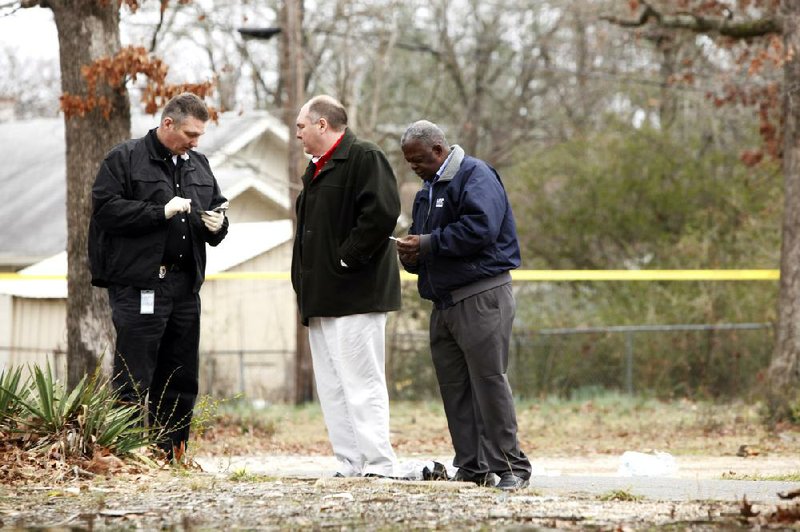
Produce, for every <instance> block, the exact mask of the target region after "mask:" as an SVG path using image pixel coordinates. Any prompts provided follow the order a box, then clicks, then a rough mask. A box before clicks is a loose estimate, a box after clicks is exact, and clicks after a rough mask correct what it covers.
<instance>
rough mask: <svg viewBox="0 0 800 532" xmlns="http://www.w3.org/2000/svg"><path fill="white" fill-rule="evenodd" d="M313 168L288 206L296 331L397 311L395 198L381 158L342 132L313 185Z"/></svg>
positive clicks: (390, 174) (366, 144)
mask: <svg viewBox="0 0 800 532" xmlns="http://www.w3.org/2000/svg"><path fill="white" fill-rule="evenodd" d="M314 168H315V167H314V165H313V164H309V166H308V168H307V169H306V173H305V175H304V176H303V191H302V192H301V193H300V195H299V196H298V197H297V203H296V206H295V209H296V213H297V231H296V233H295V238H294V250H293V253H292V286H293V287H294V291H295V293H296V294H297V306H298V309H299V311H300V316H301V318H302V320H303V324H304V325H308V320H309V318H314V317H338V316H349V315H352V314H364V313H368V312H388V311H392V310H397V309H399V308H400V272H399V267H398V263H397V254H396V251H395V247H394V245H393V244H394V242H392V241H391V240H390V239H389V236H390V235H391V234H392V231H394V228H395V224H396V223H397V218H398V216H399V215H400V198H399V196H398V193H397V180H396V179H395V176H394V172H393V171H392V167H391V166H390V165H389V161H388V160H387V159H386V156H385V155H384V153H383V152H382V151H381V149H380V148H379V147H378V146H376V145H375V144H373V143H371V142H367V141H363V140H358V139H357V138H356V136H355V134H353V133H352V132H351V131H350V130H349V129H347V130H346V131H345V134H344V138H342V141H341V142H340V143H339V146H338V147H337V148H336V151H335V152H334V153H333V156H332V157H331V159H330V160H329V161H328V162H327V164H325V166H324V167H323V168H322V171H321V172H320V174H319V175H318V176H317V177H316V178H314V177H313V176H314ZM341 262H344V263H345V264H346V265H347V267H345V266H342V264H341Z"/></svg>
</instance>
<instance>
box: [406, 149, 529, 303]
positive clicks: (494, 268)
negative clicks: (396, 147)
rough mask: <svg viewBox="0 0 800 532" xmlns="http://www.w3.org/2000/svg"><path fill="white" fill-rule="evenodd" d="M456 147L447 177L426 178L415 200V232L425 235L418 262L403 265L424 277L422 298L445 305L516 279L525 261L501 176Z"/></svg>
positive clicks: (412, 225)
mask: <svg viewBox="0 0 800 532" xmlns="http://www.w3.org/2000/svg"><path fill="white" fill-rule="evenodd" d="M452 150H453V151H454V153H453V156H452V157H451V158H450V161H449V162H448V164H447V167H446V168H445V169H444V171H443V172H442V175H441V177H439V178H438V179H437V180H435V182H433V183H431V182H429V181H425V182H424V184H423V187H422V190H420V191H419V192H417V195H416V197H415V198H414V207H413V210H412V218H413V222H412V224H411V228H410V229H409V234H413V235H420V256H419V261H418V262H417V264H416V265H410V264H403V267H404V268H405V269H406V270H407V271H409V272H411V273H416V274H417V275H418V280H417V285H418V288H419V293H420V296H422V297H423V298H425V299H429V300H431V301H433V303H434V304H435V305H436V308H439V309H443V308H447V307H450V306H452V305H454V304H455V303H457V302H458V301H460V300H463V299H465V298H467V297H470V296H472V295H475V294H477V293H479V292H482V291H485V290H488V289H490V288H494V287H496V286H500V285H501V284H505V283H508V282H510V281H511V276H510V274H509V273H508V272H509V271H510V270H513V269H515V268H517V267H519V265H520V252H519V243H518V241H517V228H516V224H515V223H514V214H513V213H512V211H511V204H510V203H509V201H508V196H507V195H506V191H505V188H504V187H503V183H502V182H501V180H500V176H499V175H498V174H497V172H496V171H495V169H494V168H492V167H491V166H489V165H488V164H487V163H485V162H484V161H482V160H480V159H476V158H474V157H470V156H467V155H464V151H463V150H462V149H461V148H460V147H459V146H453V147H452ZM431 188H432V189H433V190H432V191H431Z"/></svg>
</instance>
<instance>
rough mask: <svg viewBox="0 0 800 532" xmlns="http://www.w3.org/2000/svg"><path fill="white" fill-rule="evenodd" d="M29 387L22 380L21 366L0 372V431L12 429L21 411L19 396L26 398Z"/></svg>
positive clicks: (28, 393)
mask: <svg viewBox="0 0 800 532" xmlns="http://www.w3.org/2000/svg"><path fill="white" fill-rule="evenodd" d="M29 395H30V388H29V386H28V384H27V383H25V382H23V380H22V368H13V369H11V370H10V371H3V372H2V373H0V431H4V430H5V431H8V430H13V429H14V428H15V427H16V422H15V421H14V420H15V419H18V418H19V417H20V415H21V414H22V412H23V408H22V404H21V403H20V400H19V399H20V398H22V399H23V400H26V399H27V398H28V396H29Z"/></svg>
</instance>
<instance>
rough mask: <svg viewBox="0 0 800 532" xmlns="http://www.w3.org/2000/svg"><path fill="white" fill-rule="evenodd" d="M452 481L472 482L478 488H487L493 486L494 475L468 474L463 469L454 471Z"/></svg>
mask: <svg viewBox="0 0 800 532" xmlns="http://www.w3.org/2000/svg"><path fill="white" fill-rule="evenodd" d="M453 480H454V481H456V482H472V483H474V484H477V485H478V486H483V487H489V488H491V487H492V486H494V474H492V473H470V472H469V471H465V470H464V469H459V470H458V471H456V474H455V476H454V477H453Z"/></svg>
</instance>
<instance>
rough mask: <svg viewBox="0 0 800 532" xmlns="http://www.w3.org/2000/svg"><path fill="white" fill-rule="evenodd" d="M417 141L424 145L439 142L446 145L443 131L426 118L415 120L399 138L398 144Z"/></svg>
mask: <svg viewBox="0 0 800 532" xmlns="http://www.w3.org/2000/svg"><path fill="white" fill-rule="evenodd" d="M413 141H419V142H421V143H422V144H424V145H425V146H429V147H430V146H434V145H436V144H439V145H441V146H444V147H445V148H446V147H447V146H448V144H447V139H445V137H444V132H443V131H442V130H441V128H440V127H439V126H437V125H436V124H434V123H433V122H430V121H428V120H417V121H416V122H414V123H413V124H411V125H410V126H408V129H406V132H405V133H403V136H402V137H401V138H400V146H405V145H406V144H408V143H409V142H413Z"/></svg>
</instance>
